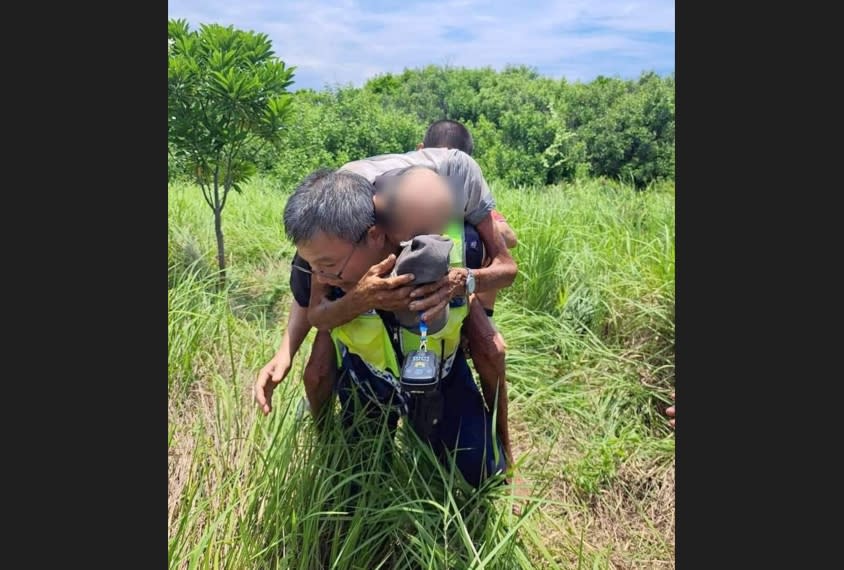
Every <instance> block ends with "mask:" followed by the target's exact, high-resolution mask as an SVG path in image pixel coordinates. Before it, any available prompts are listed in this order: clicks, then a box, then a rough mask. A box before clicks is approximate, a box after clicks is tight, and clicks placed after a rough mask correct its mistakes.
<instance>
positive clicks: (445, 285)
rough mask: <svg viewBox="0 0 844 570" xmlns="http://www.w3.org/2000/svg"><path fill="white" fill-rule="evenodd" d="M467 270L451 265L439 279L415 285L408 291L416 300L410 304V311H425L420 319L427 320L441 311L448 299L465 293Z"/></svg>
mask: <svg viewBox="0 0 844 570" xmlns="http://www.w3.org/2000/svg"><path fill="white" fill-rule="evenodd" d="M468 274H469V272H468V271H467V270H466V269H465V268H463V267H452V268H451V269H449V271H448V274H446V275H444V276H443V277H442V279H440V280H439V281H435V282H433V283H428V284H427V285H422V286H421V287H417V288H416V289H413V291H411V292H410V296H411V297H412V298H415V299H416V300H415V301H413V302H412V303H411V304H410V307H409V308H410V310H411V311H425V312H424V313H423V314H422V320H423V321H428V320H430V319H431V318H432V317H433V316H434V315H436V314H437V312H439V311H441V310H442V309H443V308H444V307H445V306H446V305H447V304H448V302H449V301H451V300H452V299H453V298H455V297H457V296H458V295H464V294H465V293H466V277H467V276H468Z"/></svg>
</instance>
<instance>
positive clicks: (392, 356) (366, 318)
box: [331, 220, 469, 383]
mask: <svg viewBox="0 0 844 570" xmlns="http://www.w3.org/2000/svg"><path fill="white" fill-rule="evenodd" d="M446 235H447V236H448V237H449V238H451V240H452V241H453V242H454V246H453V247H452V248H451V254H450V256H449V265H450V266H451V267H462V266H463V258H464V255H463V220H460V223H459V224H458V223H456V222H454V223H451V224H449V225H448V228H447V233H446ZM455 250H457V251H458V253H456V254H455V253H454V252H455ZM468 314H469V307H468V303H463V305H461V306H458V307H450V308H449V313H448V321H446V325H445V326H444V327H443V328H442V330H440V331H439V332H437V333H435V334H430V335H428V350H430V351H432V352H435V353H436V354H437V356H439V357H440V359H441V362H442V363H443V366H442V370H443V375H446V374H448V370H450V369H451V363H452V361H453V360H454V355H455V354H457V349H458V348H459V346H460V327H461V325H462V324H463V320H464V319H465V318H466V316H467V315H468ZM331 338H332V339H334V341H335V347H336V348H337V357H338V362H339V360H340V347H339V346H337V344H338V343H340V344H342V345H343V346H345V347H346V349H347V350H348V351H349V352H351V353H352V354H357V355H358V356H360V358H361V359H362V360H363V361H364V362H365V363H366V365H367V367H368V368H369V369H370V371H371V372H372V373H373V374H375V375H376V376H380V377H381V378H385V379H386V380H388V381H390V382H391V383H395V382H396V379H397V378H399V376H400V374H401V367H400V364H399V362H398V361H397V359H396V353H395V351H394V350H393V345H392V344H391V343H390V337H389V333H388V332H387V330H386V329H385V328H384V323H383V321H381V317H379V316H378V314H377V313H376V312H375V311H370V312H368V313H364V314H362V315H358V316H357V317H355V318H354V319H353V320H351V321H349V322H348V323H346V324H343V325H340V326H339V327H335V328H333V329H331ZM399 340H400V342H401V347H402V351H403V352H404V354H407V353H408V352H409V351H411V350H415V349H417V348H419V335H416V334H414V333H412V332H410V331H408V330H406V329H404V328H402V329H401V333H400V335H399ZM443 341H444V342H443ZM443 344H444V345H445V346H444V347H443Z"/></svg>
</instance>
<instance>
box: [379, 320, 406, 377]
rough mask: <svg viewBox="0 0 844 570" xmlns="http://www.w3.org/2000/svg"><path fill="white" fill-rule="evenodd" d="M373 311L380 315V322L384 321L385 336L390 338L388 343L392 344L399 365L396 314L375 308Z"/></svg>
mask: <svg viewBox="0 0 844 570" xmlns="http://www.w3.org/2000/svg"><path fill="white" fill-rule="evenodd" d="M375 312H376V313H378V316H379V317H381V322H383V323H384V328H385V329H387V336H388V337H389V338H390V344H391V345H393V351H394V352H395V353H396V361H397V362H398V364H399V367H401V362H402V354H401V346H400V345H399V332H398V330H399V329H398V327H399V324H398V322H397V321H396V316H395V315H394V314H393V313H390V312H388V311H382V310H381V309H375ZM399 373H401V370H399Z"/></svg>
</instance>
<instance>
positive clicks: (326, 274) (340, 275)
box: [293, 228, 369, 281]
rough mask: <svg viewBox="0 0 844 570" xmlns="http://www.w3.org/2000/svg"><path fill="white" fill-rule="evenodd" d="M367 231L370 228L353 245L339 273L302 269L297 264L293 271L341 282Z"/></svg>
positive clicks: (294, 265) (367, 229)
mask: <svg viewBox="0 0 844 570" xmlns="http://www.w3.org/2000/svg"><path fill="white" fill-rule="evenodd" d="M367 231H369V228H366V229H365V230H364V231H363V234H361V236H360V237H359V238H358V240H357V241H356V242H355V243H354V244H353V245H352V251H350V252H349V255H347V256H346V260H345V261H344V262H343V265H341V266H340V271H338V272H337V273H331V272H329V271H321V270H317V271H314V270H312V269H307V268H305V267H302V266H300V265H296V264H295V263H294V264H293V269H296V270H297V271H301V272H302V273H307V274H308V275H319V276H321V277H327V278H329V279H334V280H336V281H341V280H342V279H343V271H345V270H346V266H347V265H348V264H349V260H351V259H352V256H353V255H354V254H355V250H356V249H357V248H358V245H359V244H360V242H362V241H363V238H365V237H366V232H367Z"/></svg>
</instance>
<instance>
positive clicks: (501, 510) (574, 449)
mask: <svg viewBox="0 0 844 570" xmlns="http://www.w3.org/2000/svg"><path fill="white" fill-rule="evenodd" d="M493 192H494V194H495V197H496V199H497V202H498V209H499V210H500V211H501V212H503V213H504V215H505V216H506V217H507V219H508V221H509V222H510V224H511V225H512V226H513V227H514V229H515V231H516V232H517V234H518V237H519V242H520V243H519V245H518V247H517V248H516V249H514V250H513V255H514V257H515V258H516V260H517V262H518V263H519V270H520V272H519V276H518V277H517V279H516V281H515V283H514V284H513V286H512V287H510V288H509V289H507V290H506V291H504V292H503V293H502V294H501V295H500V300H499V303H498V305H497V306H496V318H495V321H496V324H497V325H498V326H499V328H500V329H501V331H502V333H503V335H504V337H505V339H506V341H507V344H508V354H507V367H508V379H509V384H510V401H511V406H510V407H511V412H510V415H511V437H512V439H513V442H514V447H515V448H516V451H517V459H518V460H519V462H520V468H519V472H520V474H521V475H522V476H523V477H524V478H525V479H526V483H527V490H526V491H524V492H523V493H522V494H523V495H524V494H527V495H528V496H527V497H524V496H523V497H521V498H520V499H518V501H519V504H521V506H522V513H521V515H520V516H516V515H514V514H513V509H512V507H513V504H514V502H516V500H517V499H516V498H514V497H513V494H514V490H513V488H512V487H511V486H503V485H500V482H501V481H500V480H499V479H498V478H493V479H491V480H490V481H489V484H488V485H486V486H485V487H484V488H482V489H480V490H478V491H475V490H473V489H471V488H469V487H468V486H467V485H466V484H465V482H464V481H462V479H461V478H460V476H459V474H458V472H457V471H456V470H455V469H454V467H453V466H445V467H443V466H441V465H440V464H439V463H438V462H437V461H436V460H434V458H433V457H432V456H431V453H430V450H428V449H427V448H426V447H425V446H424V445H421V443H420V442H418V441H417V440H416V438H415V436H414V435H413V434H412V433H411V432H409V431H408V430H405V429H403V426H402V425H400V426H399V430H398V434H397V436H396V438H395V440H394V441H393V440H391V439H390V438H389V437H386V435H385V433H383V431H382V432H379V433H375V434H371V435H369V436H367V437H364V438H363V439H362V440H361V441H359V442H357V443H356V444H354V445H350V444H349V442H348V441H347V439H346V438H347V434H346V433H345V431H344V430H342V429H341V428H340V426H339V425H337V423H336V422H329V423H328V425H327V426H326V429H325V430H324V431H322V432H318V431H317V430H315V429H314V426H313V423H312V422H311V420H310V418H309V417H308V416H307V415H305V416H303V417H299V414H297V407H298V405H299V401H300V398H301V395H302V393H303V391H302V384H301V373H302V367H303V365H304V361H305V359H306V357H307V355H308V353H309V347H310V339H311V338H312V334H313V333H311V335H309V338H308V340H306V342H305V345H304V346H303V348H302V350H301V351H300V353H299V356H298V357H297V358H296V361H295V362H294V369H293V371H292V372H291V374H290V376H289V377H288V379H287V380H286V381H285V382H284V383H283V384H282V385H281V386H280V387H279V388H278V389H277V390H276V394H275V395H274V397H273V412H272V413H271V415H270V416H268V417H264V416H262V415H261V414H259V413H257V407H256V406H255V405H254V404H253V402H252V399H251V384H252V382H253V381H254V378H255V374H256V373H257V371H258V370H259V369H260V368H261V367H262V366H263V365H264V364H265V363H266V361H267V360H269V358H270V357H271V356H272V355H273V353H274V352H275V350H276V349H277V346H278V343H279V341H280V338H281V333H282V330H283V329H282V327H283V326H284V323H285V321H286V311H287V308H288V306H289V303H290V297H289V288H288V278H289V260H290V257H291V255H292V252H293V248H292V246H291V245H290V244H289V243H288V242H287V241H286V239H285V238H284V235H283V227H282V223H281V213H282V211H283V207H284V202H285V199H286V194H285V192H284V189H281V188H277V187H275V186H274V184H273V183H272V181H270V180H262V179H259V180H256V181H255V182H254V183H252V184H251V185H250V186H249V187H247V188H246V189H245V192H244V193H243V194H242V195H237V196H233V197H232V199H231V200H229V202H228V205H227V207H226V210H225V211H224V213H223V230H224V232H225V235H226V248H227V256H228V259H229V267H230V269H229V283H228V289H227V290H226V291H224V292H223V293H217V292H216V289H215V280H214V277H213V270H214V259H215V250H214V237H213V225H212V224H213V218H212V216H211V212H210V210H209V209H208V208H207V206H206V205H205V203H204V202H203V201H202V199H201V195H200V194H199V190H198V189H196V188H191V187H189V186H182V185H176V186H171V187H170V188H169V216H170V218H169V220H170V221H169V247H168V262H169V265H170V272H169V296H168V302H169V313H170V319H169V327H168V338H169V352H168V356H169V357H168V363H169V378H168V389H169V394H170V404H169V408H170V409H169V419H170V429H169V438H168V449H169V455H170V460H169V471H170V474H169V498H168V499H169V500H168V536H169V548H168V552H169V560H170V563H169V564H170V567H171V568H297V569H298V568H302V569H306V568H307V569H310V568H507V569H509V568H558V567H559V568H569V567H572V568H573V567H585V566H589V567H602V568H603V567H642V568H653V567H673V550H674V547H673V532H674V530H673V528H674V527H673V453H674V440H673V435H672V434H671V431H670V429H669V428H668V427H667V424H666V422H665V418H664V415H663V413H662V409H663V408H664V407H665V406H666V405H667V403H668V401H669V400H668V394H669V393H670V391H671V386H672V385H673V380H674V368H673V364H674V324H673V323H674V218H673V215H674V209H673V198H674V194H673V186H668V187H661V188H652V189H649V190H648V191H646V192H639V193H637V192H634V191H633V190H632V189H630V188H627V187H624V186H619V185H617V184H614V183H611V182H607V181H598V180H588V181H581V182H578V183H576V184H573V185H567V186H562V187H553V188H538V189H512V188H506V187H503V186H497V185H493ZM387 451H389V453H383V452H387ZM385 457H386V458H388V459H384V458H385ZM385 461H386V463H385Z"/></svg>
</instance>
